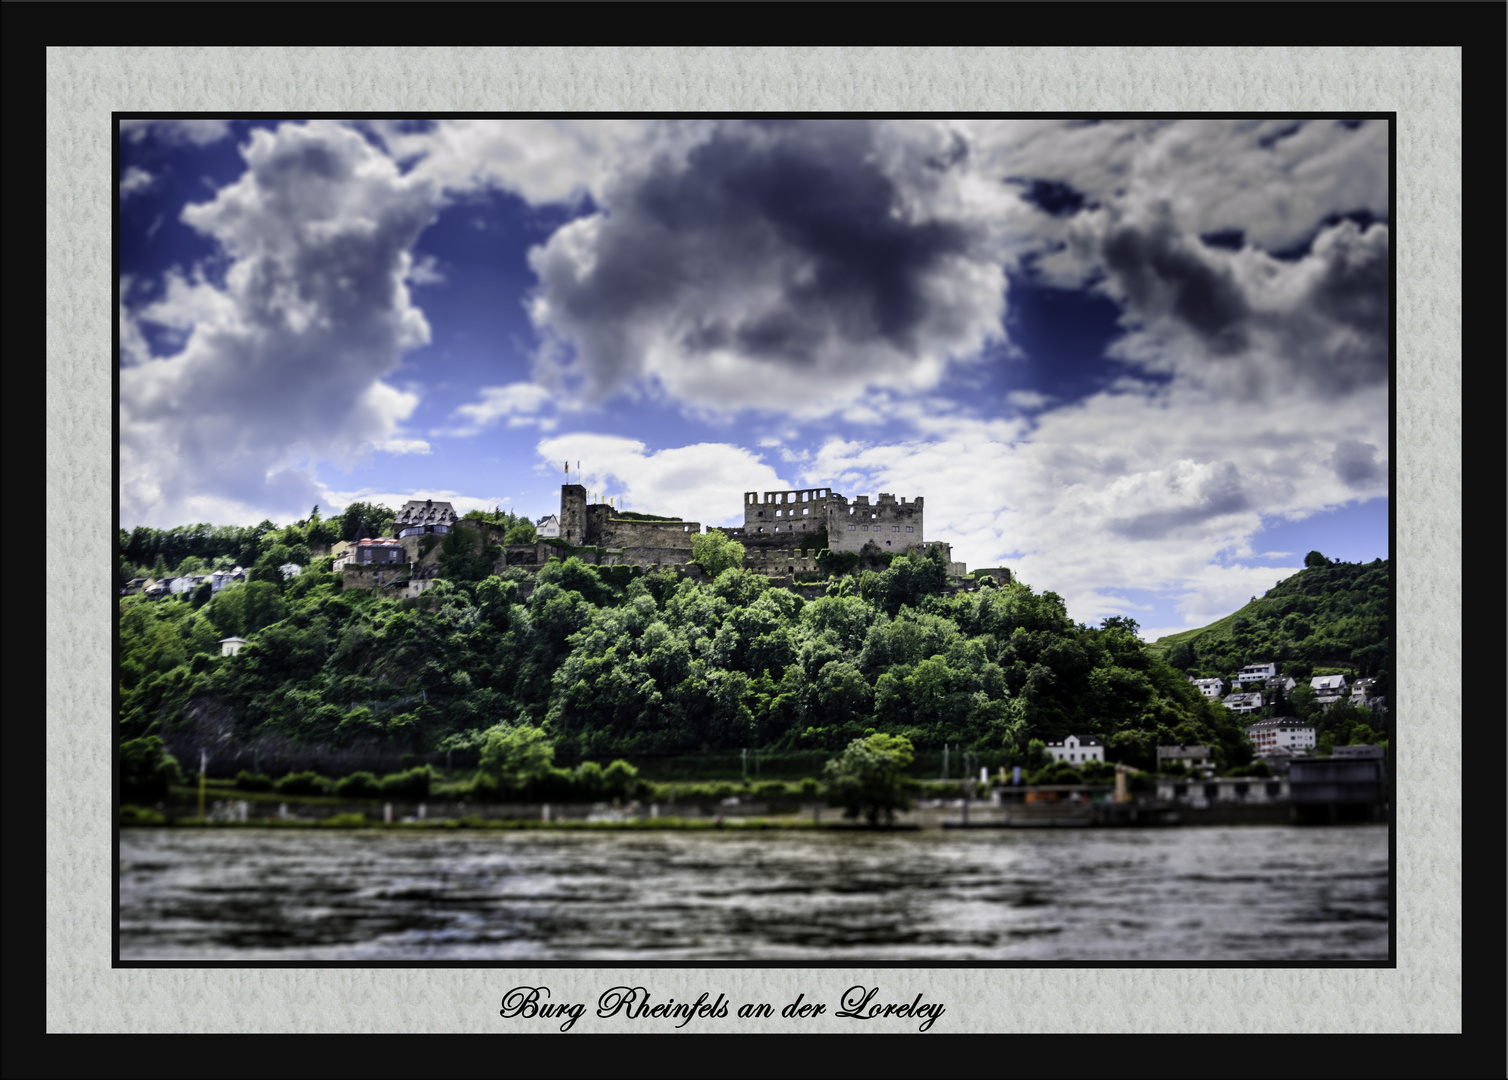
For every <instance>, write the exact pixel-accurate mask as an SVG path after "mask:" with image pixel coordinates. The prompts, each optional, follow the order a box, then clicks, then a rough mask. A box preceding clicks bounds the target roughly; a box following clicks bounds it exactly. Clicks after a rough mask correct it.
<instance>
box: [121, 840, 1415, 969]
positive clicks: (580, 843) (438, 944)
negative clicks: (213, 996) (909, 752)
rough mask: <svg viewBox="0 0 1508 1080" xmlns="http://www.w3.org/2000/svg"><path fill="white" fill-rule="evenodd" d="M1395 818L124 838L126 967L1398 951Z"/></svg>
mask: <svg viewBox="0 0 1508 1080" xmlns="http://www.w3.org/2000/svg"><path fill="white" fill-rule="evenodd" d="M1388 919H1389V910H1388V831H1387V828H1386V827H1385V826H1375V825H1359V826H1330V827H1322V828H1307V829H1306V828H1294V827H1288V826H1283V827H1259V826H1240V827H1231V828H1169V829H1143V830H1137V829H1123V830H1097V829H1047V830H1005V829H990V830H976V831H967V832H965V831H957V830H948V831H941V830H929V831H923V832H915V833H885V834H875V835H864V834H854V833H841V832H794V831H793V832H758V833H754V832H751V833H746V834H739V833H735V832H724V833H716V834H708V833H700V832H669V831H667V832H634V833H608V832H579V833H572V832H523V831H518V832H513V831H508V832H449V833H437V832H408V833H405V832H390V831H376V830H373V831H343V830H342V831H337V830H331V831H325V830H313V829H300V830H297V831H293V830H288V831H281V830H277V831H274V830H271V829H269V830H265V831H263V830H259V829H234V830H232V829H226V830H211V829H205V830H200V829H172V828H169V829H139V828H137V829H122V830H121V833H120V956H121V959H123V960H148V959H180V960H197V959H232V960H239V959H270V960H355V961H363V960H409V961H439V962H444V961H448V960H494V961H505V962H507V961H530V960H579V961H586V962H601V961H606V962H615V961H634V960H671V961H693V962H694V961H700V960H761V961H774V962H789V963H796V964H800V963H803V962H811V961H823V960H841V961H853V962H863V961H887V960H917V961H938V960H950V961H969V960H1025V961H1043V960H1126V961H1137V960H1216V961H1222V960H1223V961H1278V962H1304V961H1309V960H1322V959H1324V960H1386V959H1387V949H1388Z"/></svg>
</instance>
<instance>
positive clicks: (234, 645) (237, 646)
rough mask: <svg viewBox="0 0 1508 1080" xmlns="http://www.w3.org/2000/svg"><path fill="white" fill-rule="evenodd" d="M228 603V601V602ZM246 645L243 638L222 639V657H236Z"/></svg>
mask: <svg viewBox="0 0 1508 1080" xmlns="http://www.w3.org/2000/svg"><path fill="white" fill-rule="evenodd" d="M227 602H228V601H227ZM245 644H246V639H245V638H243V637H226V638H221V639H220V655H221V656H235V655H236V653H238V652H240V651H241V646H242V645H245Z"/></svg>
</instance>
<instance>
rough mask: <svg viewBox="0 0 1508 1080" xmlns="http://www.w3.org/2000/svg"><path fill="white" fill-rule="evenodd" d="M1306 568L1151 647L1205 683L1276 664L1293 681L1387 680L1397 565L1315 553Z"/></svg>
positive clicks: (1377, 560)
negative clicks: (1339, 676)
mask: <svg viewBox="0 0 1508 1080" xmlns="http://www.w3.org/2000/svg"><path fill="white" fill-rule="evenodd" d="M1306 562H1307V563H1308V564H1309V565H1307V566H1306V567H1305V569H1303V570H1301V571H1299V572H1298V573H1297V574H1294V575H1293V576H1292V577H1290V578H1286V579H1285V580H1283V581H1280V582H1279V583H1278V584H1277V585H1276V586H1275V587H1273V588H1271V589H1269V590H1267V592H1266V593H1265V594H1264V595H1263V596H1261V597H1259V598H1258V599H1256V600H1253V601H1252V602H1251V603H1249V604H1247V605H1246V606H1245V607H1243V608H1241V610H1239V611H1236V612H1234V613H1232V614H1230V615H1227V616H1226V617H1225V618H1223V619H1220V620H1219V621H1217V622H1213V623H1211V624H1210V625H1208V626H1204V627H1201V628H1199V629H1198V630H1185V631H1183V632H1182V633H1179V634H1169V635H1168V636H1167V637H1163V638H1158V639H1157V640H1156V641H1154V642H1152V643H1151V644H1150V645H1149V646H1148V648H1149V649H1151V650H1153V651H1155V652H1157V653H1160V654H1161V655H1162V656H1163V657H1164V658H1165V659H1166V660H1167V661H1168V663H1170V664H1171V665H1172V666H1173V667H1175V668H1178V669H1179V670H1181V671H1184V672H1186V673H1187V674H1189V675H1194V676H1198V677H1200V678H1224V677H1227V676H1229V675H1231V674H1232V673H1233V672H1235V671H1238V670H1239V669H1240V668H1242V667H1244V666H1245V665H1247V664H1255V663H1267V662H1272V663H1276V664H1277V665H1278V668H1279V670H1280V671H1281V672H1282V673H1283V674H1285V675H1289V676H1292V677H1293V678H1296V679H1299V680H1301V681H1302V680H1304V679H1307V678H1309V677H1310V676H1311V675H1316V674H1329V673H1344V674H1346V675H1348V676H1357V677H1365V676H1378V675H1384V674H1386V669H1387V667H1388V653H1389V649H1390V646H1391V642H1392V626H1391V623H1390V618H1391V604H1392V564H1391V562H1390V561H1389V560H1386V559H1376V560H1374V561H1372V562H1370V563H1342V562H1336V563H1332V562H1329V561H1328V560H1325V559H1324V556H1322V555H1319V553H1318V552H1312V553H1311V554H1310V556H1309V558H1308V559H1307V560H1306Z"/></svg>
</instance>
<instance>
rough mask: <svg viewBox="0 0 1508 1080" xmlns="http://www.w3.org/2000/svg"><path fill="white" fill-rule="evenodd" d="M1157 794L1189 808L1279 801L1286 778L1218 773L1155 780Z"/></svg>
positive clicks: (1285, 792)
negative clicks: (1190, 778)
mask: <svg viewBox="0 0 1508 1080" xmlns="http://www.w3.org/2000/svg"><path fill="white" fill-rule="evenodd" d="M1157 797H1158V798H1159V799H1161V800H1162V801H1164V802H1178V803H1187V804H1189V805H1190V806H1193V807H1196V808H1197V807H1204V806H1209V805H1210V804H1211V803H1259V802H1283V801H1285V800H1286V799H1287V798H1288V781H1287V780H1286V779H1284V778H1283V777H1281V776H1274V777H1263V776H1219V777H1212V778H1210V779H1207V780H1166V779H1164V780H1159V781H1158V782H1157Z"/></svg>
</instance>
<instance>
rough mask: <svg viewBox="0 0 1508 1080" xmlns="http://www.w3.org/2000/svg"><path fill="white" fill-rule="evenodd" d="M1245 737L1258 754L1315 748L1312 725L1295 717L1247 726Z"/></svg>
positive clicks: (1277, 718) (1279, 718)
mask: <svg viewBox="0 0 1508 1080" xmlns="http://www.w3.org/2000/svg"><path fill="white" fill-rule="evenodd" d="M1246 737H1247V738H1248V739H1250V740H1251V741H1252V743H1253V745H1255V746H1256V748H1257V753H1258V754H1267V753H1271V752H1272V751H1274V750H1283V751H1287V752H1290V753H1296V752H1299V751H1304V750H1313V749H1314V747H1315V739H1314V725H1313V724H1311V723H1309V722H1308V721H1305V720H1300V719H1299V718H1298V717H1297V716H1275V717H1273V718H1272V719H1271V720H1258V721H1257V722H1256V723H1255V724H1248V725H1247V727H1246Z"/></svg>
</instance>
